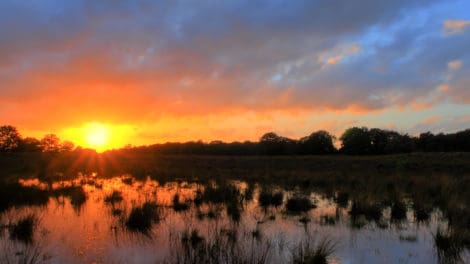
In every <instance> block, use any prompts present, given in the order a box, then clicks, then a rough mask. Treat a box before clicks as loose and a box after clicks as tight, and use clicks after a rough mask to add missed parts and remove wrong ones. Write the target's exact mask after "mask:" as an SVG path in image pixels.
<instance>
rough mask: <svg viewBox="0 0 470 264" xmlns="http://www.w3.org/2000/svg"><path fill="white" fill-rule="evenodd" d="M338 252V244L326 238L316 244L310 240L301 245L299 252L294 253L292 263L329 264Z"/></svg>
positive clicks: (298, 248)
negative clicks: (330, 259) (329, 260)
mask: <svg viewBox="0 0 470 264" xmlns="http://www.w3.org/2000/svg"><path fill="white" fill-rule="evenodd" d="M335 251H336V244H335V243H334V242H333V241H332V240H330V239H328V238H324V239H322V240H321V241H320V242H319V243H317V244H314V243H312V242H311V241H310V240H307V241H306V242H303V243H300V245H299V246H298V247H297V251H294V254H293V256H292V263H294V264H328V259H329V258H330V257H331V256H332V255H333V254H334V252H335Z"/></svg>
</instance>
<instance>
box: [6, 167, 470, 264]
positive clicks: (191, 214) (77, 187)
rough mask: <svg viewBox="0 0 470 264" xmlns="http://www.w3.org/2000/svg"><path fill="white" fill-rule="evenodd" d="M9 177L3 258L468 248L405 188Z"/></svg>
mask: <svg viewBox="0 0 470 264" xmlns="http://www.w3.org/2000/svg"><path fill="white" fill-rule="evenodd" d="M6 187H8V188H9V189H8V190H9V191H8V192H12V191H16V192H17V193H21V194H22V195H16V196H14V198H9V199H10V200H8V199H6V200H3V201H2V207H0V208H1V210H0V212H2V213H1V216H0V223H1V232H0V246H1V248H2V249H3V252H4V253H3V255H0V259H1V260H2V261H1V262H18V261H20V262H22V261H23V260H25V261H26V262H28V263H40V262H47V263H84V262H85V263H86V262H88V263H91V262H97V263H121V262H125V263H155V262H156V263H312V262H310V261H313V260H315V261H320V260H321V259H323V260H327V261H329V263H404V262H405V263H406V262H408V263H433V262H438V261H439V260H440V261H441V262H445V261H449V262H451V263H452V262H456V261H463V260H468V257H469V254H468V250H467V249H466V248H465V247H464V246H463V245H464V243H465V242H464V241H462V240H464V239H465V237H463V236H461V235H459V234H458V233H456V232H455V231H453V229H451V228H450V225H449V221H448V219H447V218H446V217H445V216H444V215H443V214H442V213H441V212H440V211H439V210H438V209H437V208H434V209H433V207H429V206H428V205H425V204H420V203H418V202H414V201H413V200H411V199H409V198H407V197H395V198H394V199H390V200H388V201H383V200H379V199H376V197H367V196H361V195H351V194H349V193H346V192H334V194H333V195H330V196H328V197H327V196H326V195H323V194H320V193H313V192H312V193H308V192H307V193H306V192H305V191H302V192H301V191H300V190H295V189H294V190H286V189H283V188H281V187H280V186H263V185H262V184H255V183H245V182H240V181H224V182H218V183H216V182H209V183H206V184H199V183H190V182H185V181H181V182H166V183H165V184H160V183H159V182H157V181H155V180H152V179H150V178H147V179H146V180H143V181H140V180H136V179H134V178H133V177H131V176H130V175H123V176H120V177H114V178H109V179H101V178H99V177H96V175H94V174H93V175H89V176H86V175H79V177H77V178H76V179H73V180H66V181H65V180H64V181H53V182H48V183H46V182H41V181H39V180H37V179H33V180H20V181H19V183H14V184H10V185H8V186H6ZM6 187H5V186H2V188H6ZM5 190H6V189H5ZM6 191H7V190H6ZM12 197H13V196H12ZM29 260H31V261H29ZM313 263H321V262H313Z"/></svg>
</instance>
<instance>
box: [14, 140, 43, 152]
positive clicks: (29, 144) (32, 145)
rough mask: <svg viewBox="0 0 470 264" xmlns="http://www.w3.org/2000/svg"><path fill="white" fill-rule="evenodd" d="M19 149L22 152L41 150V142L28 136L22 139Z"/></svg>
mask: <svg viewBox="0 0 470 264" xmlns="http://www.w3.org/2000/svg"><path fill="white" fill-rule="evenodd" d="M18 149H19V151H22V152H41V142H40V141H39V140H37V139H35V138H32V137H27V138H25V139H23V140H21V142H20V145H19V147H18Z"/></svg>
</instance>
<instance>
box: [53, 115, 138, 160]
mask: <svg viewBox="0 0 470 264" xmlns="http://www.w3.org/2000/svg"><path fill="white" fill-rule="evenodd" d="M133 131H134V129H133V127H132V126H129V125H116V124H109V123H101V122H96V121H93V122H89V123H85V124H83V125H81V126H79V127H68V128H66V129H64V130H63V131H61V132H60V133H59V136H60V138H63V139H64V140H70V141H72V142H73V143H74V144H75V145H77V146H80V147H83V148H91V149H95V150H96V151H98V152H103V151H106V150H110V149H113V148H120V147H123V146H124V145H126V144H127V143H129V138H131V137H132V135H133Z"/></svg>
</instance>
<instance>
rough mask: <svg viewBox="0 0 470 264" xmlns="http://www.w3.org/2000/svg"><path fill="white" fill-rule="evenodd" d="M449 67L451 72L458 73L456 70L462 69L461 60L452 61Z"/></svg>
mask: <svg viewBox="0 0 470 264" xmlns="http://www.w3.org/2000/svg"><path fill="white" fill-rule="evenodd" d="M447 67H448V68H449V70H452V71H456V70H458V69H460V68H461V67H462V61H460V60H453V61H450V62H449V63H448V64H447Z"/></svg>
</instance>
